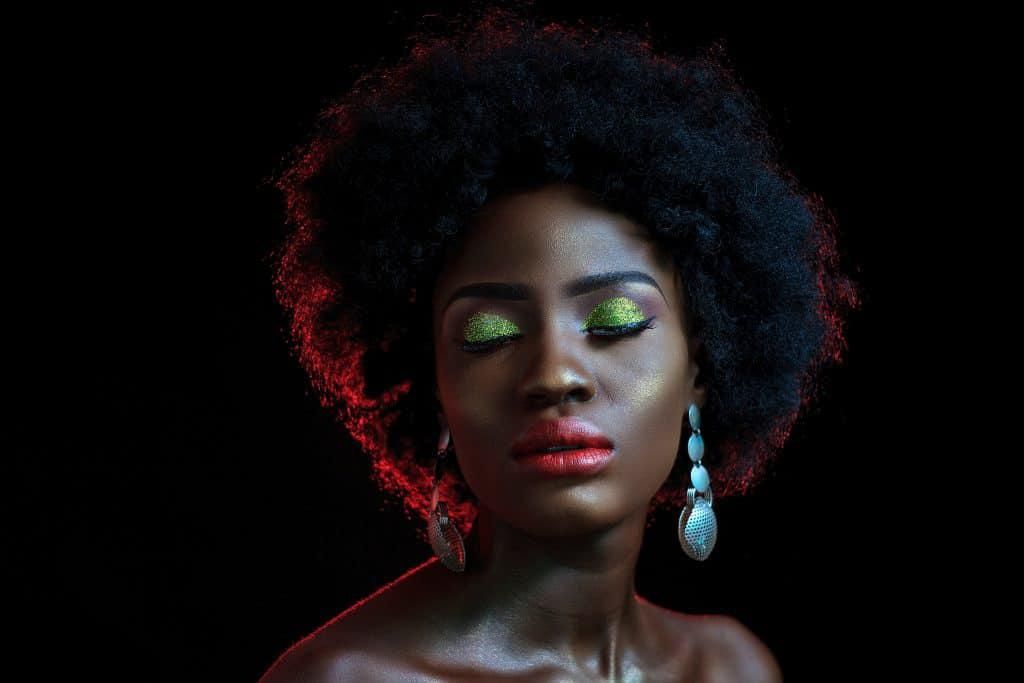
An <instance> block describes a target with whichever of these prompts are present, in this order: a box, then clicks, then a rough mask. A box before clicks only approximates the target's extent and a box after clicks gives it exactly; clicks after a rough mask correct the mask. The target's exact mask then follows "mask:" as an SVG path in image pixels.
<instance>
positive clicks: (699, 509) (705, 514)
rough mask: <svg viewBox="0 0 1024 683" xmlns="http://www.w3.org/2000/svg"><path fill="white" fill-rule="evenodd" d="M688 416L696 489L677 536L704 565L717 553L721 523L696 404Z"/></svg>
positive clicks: (688, 500)
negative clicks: (714, 507)
mask: <svg viewBox="0 0 1024 683" xmlns="http://www.w3.org/2000/svg"><path fill="white" fill-rule="evenodd" d="M688 416H689V419H690V428H691V429H692V430H693V433H692V434H690V439H689V441H687V442H686V452H687V453H688V454H689V456H690V461H691V462H692V463H693V468H692V469H691V470H690V481H691V483H692V484H693V487H691V488H690V489H688V490H687V491H686V505H685V506H683V509H682V511H681V512H680V513H679V528H678V530H677V534H678V536H679V545H680V546H682V548H683V552H685V553H686V554H687V555H688V556H689V557H691V558H692V559H694V560H698V561H701V562H703V561H704V560H706V559H707V558H708V555H710V554H711V551H712V550H714V548H715V541H717V540H718V520H717V518H716V517H715V511H714V510H713V509H712V508H711V504H712V502H713V501H714V496H713V494H712V492H711V477H710V476H709V475H708V471H707V470H706V469H705V468H704V465H703V464H702V463H701V458H703V457H704V438H703V437H702V436H701V435H700V408H698V407H697V404H696V403H691V404H690V409H689V411H688ZM698 494H699V497H698Z"/></svg>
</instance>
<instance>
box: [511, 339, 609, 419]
mask: <svg viewBox="0 0 1024 683" xmlns="http://www.w3.org/2000/svg"><path fill="white" fill-rule="evenodd" d="M573 335H575V337H576V338H574V339H570V337H572V336H573ZM535 339H537V340H538V341H537V345H536V347H535V349H534V354H533V356H532V358H531V360H530V366H529V368H528V369H527V371H526V375H525V377H524V382H523V395H524V396H525V402H526V405H527V406H528V407H529V408H531V409H534V408H543V407H546V406H549V405H560V404H561V403H562V402H563V401H574V402H580V403H582V402H586V401H589V400H591V399H592V398H593V397H594V394H595V392H596V387H595V381H594V378H593V376H592V374H591V373H590V371H589V370H588V369H587V366H586V364H585V363H584V362H583V354H584V353H585V351H584V344H585V342H586V341H587V340H586V338H585V336H584V335H583V334H582V333H580V332H577V331H573V330H558V329H556V326H554V325H552V326H548V329H547V330H546V331H545V332H543V333H542V334H540V335H538V336H536V337H535Z"/></svg>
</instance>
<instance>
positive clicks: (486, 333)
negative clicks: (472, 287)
mask: <svg viewBox="0 0 1024 683" xmlns="http://www.w3.org/2000/svg"><path fill="white" fill-rule="evenodd" d="M464 334H465V337H466V339H465V341H467V342H470V343H473V342H485V341H488V340H491V339H494V338H496V337H505V336H511V335H514V334H519V328H518V327H517V326H516V324H515V323H514V322H512V321H511V320H507V319H505V318H502V317H501V316H500V315H494V314H493V313H474V314H473V315H472V316H470V318H469V320H467V321H466V327H465V329H464Z"/></svg>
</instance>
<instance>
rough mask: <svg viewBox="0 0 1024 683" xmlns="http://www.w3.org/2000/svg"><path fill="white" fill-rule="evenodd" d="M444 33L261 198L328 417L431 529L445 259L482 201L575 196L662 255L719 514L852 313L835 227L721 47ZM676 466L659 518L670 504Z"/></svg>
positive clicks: (551, 30) (836, 357)
mask: <svg viewBox="0 0 1024 683" xmlns="http://www.w3.org/2000/svg"><path fill="white" fill-rule="evenodd" d="M452 26H454V27H455V28H454V29H452V28H449V29H447V30H446V32H445V33H443V34H441V35H437V34H434V33H432V32H430V31H427V30H420V31H418V32H417V33H415V34H414V38H415V40H414V44H413V47H412V49H411V50H410V52H409V54H408V55H407V56H405V57H404V58H403V59H401V60H400V61H399V62H398V63H397V64H395V65H391V66H388V65H378V66H376V67H374V68H372V69H369V70H368V71H367V72H365V73H363V74H362V75H361V76H360V77H359V78H358V79H357V80H356V82H355V84H354V85H353V86H352V87H351V89H350V90H349V91H348V92H346V93H345V94H343V95H341V96H339V97H337V98H335V99H332V100H330V101H328V102H326V103H325V104H324V106H323V108H322V110H321V111H320V112H319V114H318V116H317V118H316V121H315V124H314V126H313V130H312V132H311V133H310V135H309V137H308V139H307V140H305V141H304V142H303V143H301V144H299V145H297V146H296V147H294V148H293V149H292V150H290V154H289V155H288V156H287V157H286V158H285V159H284V162H283V164H282V167H281V168H280V169H279V170H278V171H277V172H276V173H275V174H273V177H271V178H270V179H269V180H270V182H272V183H273V185H274V187H275V188H276V189H277V190H279V191H280V192H281V193H282V196H283V200H284V211H285V218H286V222H287V224H289V226H290V229H289V231H288V232H287V235H286V236H285V237H284V238H283V239H282V240H281V242H280V243H279V244H278V245H276V246H275V248H274V250H273V252H272V253H271V254H269V255H268V256H269V257H270V258H271V259H272V263H273V269H274V282H275V293H276V296H277V299H278V301H279V303H280V304H281V306H282V307H283V309H284V310H285V311H286V313H287V316H288V326H289V330H288V332H289V334H290V341H291V343H292V346H291V350H292V352H293V353H294V354H295V355H296V357H297V359H298V360H299V362H300V363H301V364H302V366H303V367H304V368H305V370H306V371H307V372H308V374H309V377H310V379H311V381H312V384H313V386H314V387H315V389H316V390H317V392H318V395H319V397H320V400H321V404H322V405H323V406H324V407H325V408H330V409H331V410H332V411H334V413H335V415H336V417H337V418H339V419H340V420H341V421H343V423H344V425H345V426H346V428H347V429H348V430H349V432H350V433H351V434H352V436H353V437H354V438H355V439H356V440H357V441H358V443H359V444H360V445H361V446H362V448H363V449H364V451H365V452H366V453H367V454H369V456H370V457H371V459H372V463H373V469H372V471H373V473H374V477H375V479H376V481H377V484H378V486H379V487H380V488H381V489H382V490H383V491H385V492H387V493H390V494H393V495H394V496H396V497H397V498H398V499H399V500H400V501H401V502H402V504H403V507H404V510H405V511H406V514H407V516H408V517H409V518H410V519H412V518H413V516H414V515H418V517H419V519H420V520H424V519H426V517H427V514H428V505H429V497H430V477H431V475H432V466H433V462H434V458H435V455H436V445H437V437H438V428H439V425H438V422H437V408H438V406H437V399H436V397H435V395H434V386H435V385H434V382H435V377H434V360H433V340H432V338H431V336H432V333H431V330H432V326H431V310H430V302H431V297H430V296H429V294H430V292H432V287H433V282H434V281H435V278H436V277H437V275H438V273H439V269H440V265H441V262H442V259H443V257H444V254H445V253H446V252H447V250H448V249H450V248H452V247H453V246H454V245H456V244H457V243H458V239H459V237H460V235H461V234H463V231H464V230H465V229H466V227H467V226H468V225H470V224H471V222H472V218H473V216H474V214H475V212H477V211H478V210H479V209H480V208H481V207H482V206H483V205H484V204H485V203H486V202H488V201H489V200H492V199H494V198H496V197H498V196H501V195H502V194H503V193H506V192H512V191H518V190H526V189H531V188H538V187H540V186H543V185H546V184H550V183H571V184H574V185H576V186H579V187H582V188H584V189H586V190H588V191H589V192H590V193H591V194H592V196H595V197H597V198H598V199H599V201H600V202H602V203H603V204H604V205H605V206H606V207H608V209H609V210H611V211H615V212H619V213H622V214H625V215H626V216H629V217H630V218H632V219H633V220H634V221H635V222H637V223H639V224H642V225H644V226H646V227H647V228H648V229H649V230H650V232H651V234H652V235H653V237H654V238H655V239H656V240H657V242H658V243H659V244H660V245H661V246H662V247H663V248H664V249H666V250H668V252H670V253H671V254H672V255H673V256H674V261H675V263H676V265H677V267H678V268H679V270H680V273H681V274H682V276H683V280H684V283H685V292H684V297H685V302H684V303H685V308H684V310H685V311H686V320H687V324H688V325H689V329H688V330H687V332H688V333H689V334H691V335H693V334H696V335H699V336H700V337H701V339H702V340H703V344H702V346H701V350H700V352H699V356H698V359H697V360H698V364H699V366H700V368H701V377H700V379H699V381H700V382H702V383H706V385H707V402H706V405H705V406H704V409H703V410H702V418H703V423H704V424H703V429H702V433H703V434H704V435H705V439H706V442H707V443H708V457H707V458H706V459H707V460H709V461H710V462H709V465H710V467H709V469H710V472H711V475H712V482H713V487H714V491H715V496H716V498H718V497H728V496H730V495H736V494H743V493H746V492H747V491H749V490H750V489H751V487H752V486H753V485H755V484H756V483H757V482H758V481H760V480H761V479H763V475H764V473H765V471H766V465H767V464H768V463H769V462H770V461H771V460H772V459H773V458H774V456H775V455H776V454H777V452H778V451H779V450H780V449H781V448H782V446H783V444H784V443H785V441H786V438H787V437H788V435H789V433H790V430H791V428H792V425H793V423H794V421H795V419H796V418H797V416H798V414H799V413H800V411H801V409H803V408H804V407H806V406H808V405H810V404H811V403H812V402H813V400H814V399H815V397H816V396H817V395H818V394H819V390H820V388H821V384H822V382H821V379H822V378H823V375H822V373H821V370H822V369H823V368H824V367H825V366H826V365H827V364H828V363H839V362H841V357H842V354H843V352H844V350H845V349H846V346H847V344H846V342H845V339H844V326H845V325H846V324H847V317H848V314H849V313H850V312H851V311H853V310H854V309H856V308H858V307H859V306H860V294H859V284H858V283H857V282H856V281H855V280H854V279H853V278H852V277H851V276H850V275H849V274H847V273H844V272H843V270H842V268H841V267H840V255H841V254H840V251H839V249H838V246H837V238H836V234H837V231H836V224H835V220H834V219H833V217H832V215H831V213H830V212H829V211H828V209H827V208H826V207H825V206H824V204H823V202H822V201H821V200H820V198H818V197H817V196H815V195H813V194H811V193H807V192H804V191H803V190H802V189H801V187H800V185H799V183H798V182H797V181H796V180H795V179H794V178H793V176H792V174H791V173H790V172H788V171H787V170H786V169H785V168H783V167H782V165H781V164H780V163H779V161H778V153H777V151H776V148H775V147H776V145H775V143H774V141H773V139H772V135H771V134H770V132H769V127H768V125H767V123H766V121H767V120H768V119H767V117H766V116H765V115H764V114H763V113H762V109H763V108H762V107H761V105H760V104H759V103H758V100H757V98H756V96H755V95H754V94H753V93H751V92H749V91H747V90H746V89H745V88H743V87H741V85H740V82H739V80H738V78H737V77H736V76H735V75H734V73H733V70H732V69H731V67H730V66H728V63H727V58H726V54H725V49H724V47H723V46H722V45H721V43H718V42H716V43H714V44H712V45H711V46H710V47H703V48H700V49H697V50H695V53H696V54H694V55H693V56H690V57H686V58H684V57H681V56H669V55H665V54H661V53H656V52H655V51H654V50H653V49H652V47H651V41H650V40H649V39H648V38H646V37H644V36H643V35H641V34H639V33H637V32H635V30H634V29H628V30H626V29H622V28H616V27H613V26H611V25H606V24H602V23H599V22H594V23H585V22H582V21H581V22H579V23H578V25H576V26H570V25H566V24H564V23H559V22H548V23H544V22H540V21H538V20H536V19H533V18H530V17H528V16H524V15H522V14H520V13H517V12H515V11H512V10H508V9H505V8H497V7H492V8H489V9H487V10H486V11H484V12H482V13H481V14H480V15H479V16H476V17H474V18H473V19H472V20H471V21H464V22H463V23H455V22H453V24H452ZM684 444H685V441H684ZM683 452H685V445H683ZM679 461H682V462H683V465H681V466H678V468H676V469H673V472H672V473H671V474H670V476H669V479H668V481H667V482H666V484H665V485H664V486H663V487H662V489H661V490H659V492H658V494H657V495H656V497H655V500H654V502H655V505H654V508H659V507H663V506H671V507H672V508H673V509H678V507H679V506H680V505H681V504H682V502H683V501H685V491H686V487H687V483H686V482H687V479H686V477H687V476H688V472H689V468H688V465H689V460H688V458H685V457H683V458H680V459H679ZM455 467H456V476H455V477H447V478H445V480H444V481H443V483H442V496H444V498H443V499H444V500H447V501H448V503H449V509H450V510H451V511H452V513H453V517H454V519H455V521H456V522H457V523H459V524H465V523H467V522H468V521H469V520H470V519H471V518H472V517H473V516H474V512H475V498H474V497H473V494H472V492H471V491H470V490H469V489H468V486H467V485H466V484H465V481H464V480H463V479H462V477H461V473H459V472H458V468H457V464H456V466H455ZM651 521H652V520H651V517H649V518H648V523H651ZM423 526H424V525H422V524H421V525H420V528H421V529H422V528H423ZM462 531H463V532H465V531H466V528H465V527H464V528H463V529H462Z"/></svg>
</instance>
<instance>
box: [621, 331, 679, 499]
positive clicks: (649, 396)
mask: <svg viewBox="0 0 1024 683" xmlns="http://www.w3.org/2000/svg"><path fill="white" fill-rule="evenodd" d="M678 344H680V345H681V344H682V340H678ZM680 345H672V344H666V345H665V347H666V348H663V349H662V348H659V349H657V351H655V350H653V349H652V350H651V352H649V353H645V354H643V355H642V356H639V357H637V358H636V359H635V360H634V362H633V363H632V364H631V366H630V367H629V368H627V369H625V370H624V372H623V376H622V379H621V382H620V383H619V387H618V390H617V391H618V394H619V395H618V398H617V401H618V403H619V405H620V406H621V407H622V410H623V411H624V413H625V414H626V416H627V419H628V424H629V427H630V429H629V431H628V434H627V435H626V436H627V438H628V439H629V440H630V446H631V452H633V453H635V454H637V456H638V457H642V458H643V459H644V461H645V463H646V464H647V465H649V467H644V468H636V469H635V470H634V471H636V472H640V473H644V476H645V479H646V477H647V476H648V475H649V476H650V477H651V478H652V479H653V480H657V481H656V482H655V483H656V484H657V485H660V484H661V482H663V481H664V480H665V478H666V477H667V476H668V474H669V472H670V471H671V469H672V465H673V464H674V462H675V460H676V456H677V454H678V452H679V443H680V439H681V438H682V430H683V418H684V416H685V413H686V409H687V407H688V406H687V405H685V403H686V400H687V398H686V395H685V394H686V391H685V382H684V379H685V373H684V368H685V365H686V363H685V361H686V358H685V353H684V352H683V351H682V348H683V347H682V346H680Z"/></svg>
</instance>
